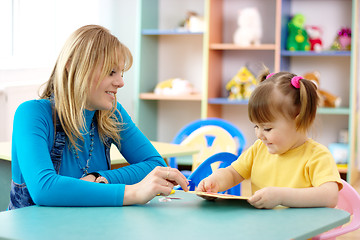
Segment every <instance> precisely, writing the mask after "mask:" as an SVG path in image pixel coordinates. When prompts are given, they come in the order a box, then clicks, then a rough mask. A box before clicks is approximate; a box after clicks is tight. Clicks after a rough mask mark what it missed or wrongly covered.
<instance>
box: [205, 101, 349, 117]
mask: <svg viewBox="0 0 360 240" xmlns="http://www.w3.org/2000/svg"><path fill="white" fill-rule="evenodd" d="M208 103H209V104H220V105H247V104H248V100H230V99H228V98H209V99H208ZM317 113H318V114H329V115H349V114H350V109H349V108H345V107H341V108H318V110H317Z"/></svg>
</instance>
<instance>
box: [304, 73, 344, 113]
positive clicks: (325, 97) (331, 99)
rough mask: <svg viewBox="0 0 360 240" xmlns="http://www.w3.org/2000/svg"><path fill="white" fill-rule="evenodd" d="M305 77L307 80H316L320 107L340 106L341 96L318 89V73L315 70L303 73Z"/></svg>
mask: <svg viewBox="0 0 360 240" xmlns="http://www.w3.org/2000/svg"><path fill="white" fill-rule="evenodd" d="M303 77H304V78H305V79H307V80H313V81H315V82H316V84H317V86H318V90H317V91H318V95H319V98H320V104H319V106H320V107H331V108H335V107H340V104H341V98H340V97H338V96H335V95H334V94H331V93H329V92H327V91H325V90H321V89H320V73H319V72H317V71H315V72H308V73H305V74H304V76H303Z"/></svg>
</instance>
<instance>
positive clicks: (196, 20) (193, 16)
mask: <svg viewBox="0 0 360 240" xmlns="http://www.w3.org/2000/svg"><path fill="white" fill-rule="evenodd" d="M204 28H205V24H204V18H203V17H201V16H199V15H198V13H197V12H194V11H188V12H187V13H186V18H185V20H184V21H182V22H181V23H180V29H179V30H185V31H190V32H203V31H204Z"/></svg>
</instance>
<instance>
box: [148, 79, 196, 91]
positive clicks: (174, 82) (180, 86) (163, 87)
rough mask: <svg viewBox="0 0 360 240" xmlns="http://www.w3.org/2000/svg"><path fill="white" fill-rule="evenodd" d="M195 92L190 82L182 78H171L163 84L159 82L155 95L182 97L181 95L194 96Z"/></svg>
mask: <svg viewBox="0 0 360 240" xmlns="http://www.w3.org/2000/svg"><path fill="white" fill-rule="evenodd" d="M194 92H195V90H194V88H193V86H192V85H191V83H190V82H189V81H188V80H184V79H181V78H171V79H168V80H165V81H162V82H159V83H158V84H157V85H156V87H155V90H154V93H155V94H163V95H180V94H192V93H194Z"/></svg>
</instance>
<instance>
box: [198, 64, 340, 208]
mask: <svg viewBox="0 0 360 240" xmlns="http://www.w3.org/2000/svg"><path fill="white" fill-rule="evenodd" d="M259 82H260V83H259V85H258V87H257V88H256V89H255V90H254V92H253V93H252V95H251V97H250V99H249V105H248V114H249V119H250V121H251V122H252V123H254V125H255V134H256V136H257V138H258V140H257V141H256V142H255V143H254V144H253V145H252V146H251V147H250V148H249V149H248V150H246V151H245V152H244V153H243V154H242V155H241V156H240V157H239V158H238V159H237V160H236V161H235V162H233V163H232V165H231V166H229V167H227V168H223V169H218V170H217V171H215V172H214V173H213V174H212V175H210V176H209V177H207V178H205V179H204V180H202V181H201V182H200V183H199V186H198V189H197V190H198V191H204V192H220V191H225V190H227V189H229V188H231V187H233V186H235V185H237V184H239V183H240V182H242V181H243V180H244V179H250V178H251V189H252V193H253V196H252V197H250V199H249V200H248V202H249V203H250V204H251V205H253V206H254V207H256V208H273V207H275V206H277V205H283V206H287V207H335V206H336V204H337V198H338V191H339V190H340V189H341V188H342V184H341V180H340V175H339V172H338V170H337V167H336V164H335V161H334V159H333V157H332V155H331V153H330V152H329V150H328V149H327V148H326V147H325V146H323V145H321V144H319V143H317V142H315V141H314V140H312V139H310V138H308V137H307V131H308V130H309V128H310V126H311V125H312V123H313V121H314V119H315V116H316V109H317V105H318V95H317V92H316V88H317V86H316V85H315V83H314V82H312V81H309V80H306V79H303V78H302V77H301V76H296V75H294V74H292V73H288V72H279V73H275V74H269V72H268V70H265V71H264V73H262V74H261V75H260V76H259Z"/></svg>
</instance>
